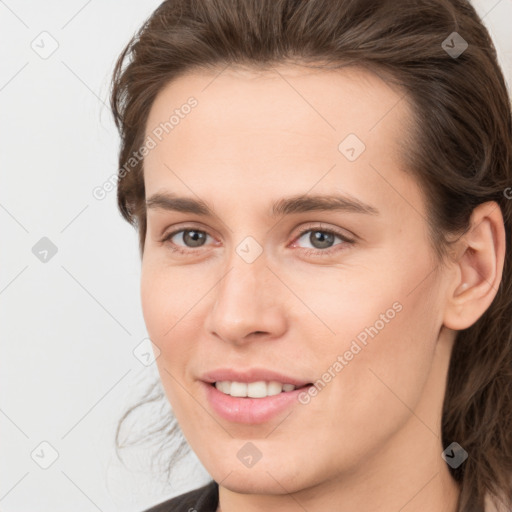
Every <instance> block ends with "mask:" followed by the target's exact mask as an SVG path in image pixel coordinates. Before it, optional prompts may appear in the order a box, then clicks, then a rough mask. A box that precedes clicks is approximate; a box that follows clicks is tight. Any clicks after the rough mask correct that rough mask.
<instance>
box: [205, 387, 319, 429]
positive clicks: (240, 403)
mask: <svg viewBox="0 0 512 512" xmlns="http://www.w3.org/2000/svg"><path fill="white" fill-rule="evenodd" d="M226 383H227V384H229V386H230V389H229V392H228V393H226V392H225V391H224V389H225V388H224V386H226ZM238 384H245V386H246V387H245V389H244V388H243V386H239V385H238ZM251 384H257V385H255V386H251ZM202 385H203V389H204V392H205V401H206V402H207V403H208V404H209V405H210V408H211V410H212V411H213V412H214V413H215V414H216V415H217V416H219V417H221V418H223V419H224V420H227V421H229V422H230V423H242V424H250V425H256V424H262V423H266V422H268V421H270V420H272V419H273V418H275V417H276V416H278V415H280V414H283V413H284V412H286V411H287V410H288V409H290V408H292V407H297V406H299V405H300V404H301V403H303V402H301V401H300V396H301V394H302V393H307V390H308V389H309V388H310V387H311V386H313V384H312V383H308V384H304V385H302V386H300V387H295V386H293V385H290V386H293V388H294V389H291V388H290V387H286V389H288V391H286V390H285V389H284V387H285V386H286V385H283V384H280V383H278V382H274V383H273V382H272V381H270V383H269V385H268V387H267V383H266V382H265V381H259V382H258V381H257V382H255V383H239V382H230V381H216V382H204V381H203V382H202ZM263 385H265V388H264V387H263ZM219 388H221V389H219ZM251 388H252V389H251ZM232 393H235V395H236V394H239V395H243V396H234V395H233V394H232ZM249 395H253V396H249ZM254 395H258V396H254Z"/></svg>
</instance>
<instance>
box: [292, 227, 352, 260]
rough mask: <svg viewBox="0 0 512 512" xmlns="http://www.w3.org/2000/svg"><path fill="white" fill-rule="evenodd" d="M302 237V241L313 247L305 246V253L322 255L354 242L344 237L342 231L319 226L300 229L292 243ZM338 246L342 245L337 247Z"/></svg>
mask: <svg viewBox="0 0 512 512" xmlns="http://www.w3.org/2000/svg"><path fill="white" fill-rule="evenodd" d="M336 238H337V239H339V240H341V243H338V244H335V245H333V244H334V242H335V240H336ZM302 239H303V243H309V244H311V246H312V248H313V249H310V248H306V250H305V251H304V253H305V254H306V255H308V256H309V255H313V256H315V255H318V256H324V255H329V254H332V253H333V252H335V251H338V250H343V247H344V246H346V245H350V244H353V243H354V240H352V239H350V238H348V237H346V236H345V235H343V234H342V233H340V232H338V231H335V230H332V229H324V228H322V227H321V226H316V227H314V228H309V229H305V230H302V231H301V233H300V234H299V236H298V237H297V238H296V239H295V241H294V245H296V244H297V242H300V240H302ZM338 246H342V247H339V248H337V247H338Z"/></svg>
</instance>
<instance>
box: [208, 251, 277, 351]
mask: <svg viewBox="0 0 512 512" xmlns="http://www.w3.org/2000/svg"><path fill="white" fill-rule="evenodd" d="M284 288H285V287H284V286H283V284H282V283H281V282H280V281H279V280H278V279H277V278H276V277H275V275H274V274H273V273H272V272H271V271H270V270H269V268H268V267H267V265H266V261H265V259H264V256H263V255H261V256H260V257H259V258H258V259H257V260H256V261H254V262H252V263H246V262H245V261H243V260H242V259H241V258H240V257H239V256H238V255H237V254H234V257H233V258H232V259H231V260H230V266H229V268H228V271H227V272H226V273H225V274H224V277H223V278H222V279H221V280H220V282H219V283H218V284H217V286H216V287H215V288H214V289H213V290H212V292H211V293H212V294H213V295H214V302H213V306H212V307H211V309H210V310H209V312H208V315H207V317H206V322H205V327H206V329H207V330H208V332H209V334H210V335H214V336H217V337H219V338H220V339H222V340H224V341H226V342H228V343H232V344H236V345H243V344H246V343H249V342H250V341H251V340H255V339H261V338H265V337H266V338H270V339H273V338H277V337H279V336H281V335H282V334H283V333H284V332H285V330H286V328H287V315H286V306H285V303H284V301H285V298H284V297H283V293H284Z"/></svg>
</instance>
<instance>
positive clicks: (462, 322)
mask: <svg viewBox="0 0 512 512" xmlns="http://www.w3.org/2000/svg"><path fill="white" fill-rule="evenodd" d="M456 244H457V248H456V252H458V253H460V254H461V255H460V256H459V257H458V258H457V259H456V261H455V262H454V265H455V277H454V279H453V282H452V283H451V284H450V286H449V287H448V288H447V293H448V297H447V303H446V309H445V317H444V325H445V326H446V327H448V328H450V329H453V330H462V329H467V328H468V327H471V325H473V324H474V323H475V322H476V321H477V320H478V319H479V318H480V317H481V316H482V315H483V314H484V313H485V311H486V310H487V309H488V308H489V306H490V305H491V303H492V301H493V300H494V297H495V296H496V293H497V292H498V288H499V285H500V282H501V277H502V273H503V264H504V260H505V227H504V222H503V216H502V213H501V209H500V207H499V205H498V204H497V203H496V202H494V201H490V202H487V203H483V204H480V205H478V206H477V207H476V208H475V209H474V210H473V213H472V215H471V227H470V229H469V231H468V232H467V233H466V234H465V235H464V236H462V237H461V238H460V239H459V240H458V241H457V242H456Z"/></svg>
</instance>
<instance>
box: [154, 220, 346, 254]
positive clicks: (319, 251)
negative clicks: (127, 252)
mask: <svg viewBox="0 0 512 512" xmlns="http://www.w3.org/2000/svg"><path fill="white" fill-rule="evenodd" d="M185 231H197V232H199V233H204V234H205V235H207V236H211V235H208V233H207V232H206V231H204V230H201V229H197V228H195V227H183V228H181V229H177V230H176V231H172V232H171V233H168V234H166V235H164V236H163V238H162V239H161V240H160V243H161V244H167V243H168V242H170V240H171V238H172V237H173V236H175V235H177V234H178V233H182V232H185ZM310 231H318V232H320V233H324V234H329V235H334V236H336V237H338V238H340V239H341V240H342V242H343V243H341V244H337V245H334V246H332V247H329V248H328V249H302V251H303V254H304V255H305V256H314V257H324V256H330V255H331V254H332V253H334V252H337V251H340V250H341V251H342V250H345V248H341V249H340V248H337V247H339V246H342V247H344V246H346V245H349V246H350V245H352V244H354V243H355V240H353V239H351V238H348V237H347V236H345V235H342V234H341V233H340V232H338V231H335V230H333V229H325V228H323V227H322V226H313V227H308V228H307V229H303V230H302V231H301V232H300V233H299V234H298V235H297V236H296V237H295V238H294V241H293V243H296V241H297V240H299V239H301V238H302V237H303V236H304V235H305V234H306V233H309V232H310ZM168 245H169V249H170V250H171V251H173V252H177V253H180V254H190V253H193V252H195V251H194V249H191V248H189V249H188V250H186V249H182V248H181V246H177V245H176V244H174V243H172V242H171V243H169V244H168Z"/></svg>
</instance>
